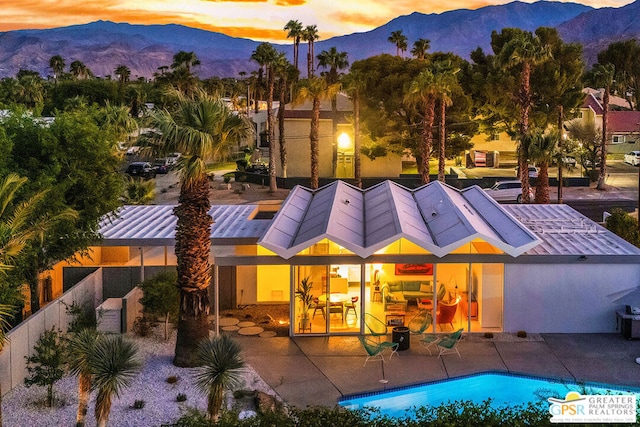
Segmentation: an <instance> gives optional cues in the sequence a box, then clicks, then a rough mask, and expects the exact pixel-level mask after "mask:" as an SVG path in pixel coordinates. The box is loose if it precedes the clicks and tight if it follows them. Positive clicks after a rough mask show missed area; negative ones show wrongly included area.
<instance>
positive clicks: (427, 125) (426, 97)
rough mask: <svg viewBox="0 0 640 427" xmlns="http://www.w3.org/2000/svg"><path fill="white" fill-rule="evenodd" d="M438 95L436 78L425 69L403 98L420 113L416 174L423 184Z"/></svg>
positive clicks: (426, 179) (431, 144)
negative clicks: (420, 123) (416, 107)
mask: <svg viewBox="0 0 640 427" xmlns="http://www.w3.org/2000/svg"><path fill="white" fill-rule="evenodd" d="M439 94H440V86H439V85H438V82H437V78H436V76H435V75H434V73H433V72H432V71H431V70H430V69H426V70H424V71H422V72H421V73H420V74H418V76H417V77H416V78H415V79H414V80H413V81H411V83H410V85H409V88H408V91H407V93H406V94H405V98H404V101H405V102H406V103H407V104H409V105H416V106H418V107H419V108H420V109H421V111H422V116H423V118H422V129H421V130H420V147H419V149H418V152H419V155H420V163H418V172H419V173H420V176H421V179H422V183H423V184H428V183H429V159H430V157H431V150H432V148H433V122H434V120H435V105H436V100H437V99H438V96H439Z"/></svg>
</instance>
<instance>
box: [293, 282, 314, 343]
mask: <svg viewBox="0 0 640 427" xmlns="http://www.w3.org/2000/svg"><path fill="white" fill-rule="evenodd" d="M312 289H313V282H312V281H311V280H310V277H309V276H307V277H305V278H304V279H302V280H301V281H300V284H298V289H297V290H296V298H298V299H299V300H300V303H301V304H302V306H301V311H300V313H301V314H302V316H301V317H300V329H301V330H303V331H304V330H305V329H309V326H310V325H309V323H310V322H311V319H309V307H310V305H311V302H312V301H313V295H312V294H311V290H312Z"/></svg>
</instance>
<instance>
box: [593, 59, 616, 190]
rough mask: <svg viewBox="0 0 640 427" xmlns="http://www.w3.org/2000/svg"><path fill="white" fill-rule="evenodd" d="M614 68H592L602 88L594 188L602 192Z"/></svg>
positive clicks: (603, 65)
mask: <svg viewBox="0 0 640 427" xmlns="http://www.w3.org/2000/svg"><path fill="white" fill-rule="evenodd" d="M615 74H616V67H615V65H613V64H611V63H606V64H596V65H595V66H594V78H595V80H596V82H597V83H598V84H599V85H602V86H603V87H604V93H603V94H602V143H601V144H600V150H599V154H600V170H599V173H598V183H597V184H596V188H597V189H598V190H604V189H605V186H604V180H605V177H606V171H607V165H606V164H607V140H608V132H609V96H610V94H611V86H612V85H613V84H614V78H615Z"/></svg>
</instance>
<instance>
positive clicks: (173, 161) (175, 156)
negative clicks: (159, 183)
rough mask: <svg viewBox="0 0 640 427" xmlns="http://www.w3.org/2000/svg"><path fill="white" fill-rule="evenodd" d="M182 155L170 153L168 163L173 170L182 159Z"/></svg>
mask: <svg viewBox="0 0 640 427" xmlns="http://www.w3.org/2000/svg"><path fill="white" fill-rule="evenodd" d="M180 156H181V154H180V153H169V154H167V162H168V164H169V167H170V168H173V167H174V166H175V165H176V163H178V159H179V158H180Z"/></svg>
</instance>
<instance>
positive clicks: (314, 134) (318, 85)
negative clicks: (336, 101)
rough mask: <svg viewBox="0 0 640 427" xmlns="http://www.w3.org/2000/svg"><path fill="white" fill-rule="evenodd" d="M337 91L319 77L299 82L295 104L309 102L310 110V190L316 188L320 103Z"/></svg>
mask: <svg viewBox="0 0 640 427" xmlns="http://www.w3.org/2000/svg"><path fill="white" fill-rule="evenodd" d="M338 89H339V85H337V84H336V85H328V84H327V81H326V80H325V79H323V78H320V77H311V78H309V79H305V80H302V81H300V85H299V88H298V93H297V96H296V102H303V101H305V100H310V101H311V103H312V108H311V129H310V131H309V141H310V144H311V188H313V189H316V188H318V180H319V177H318V175H319V172H318V164H319V143H320V135H319V128H320V101H321V100H322V99H331V97H332V96H334V95H335V94H336V93H337V92H338Z"/></svg>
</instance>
